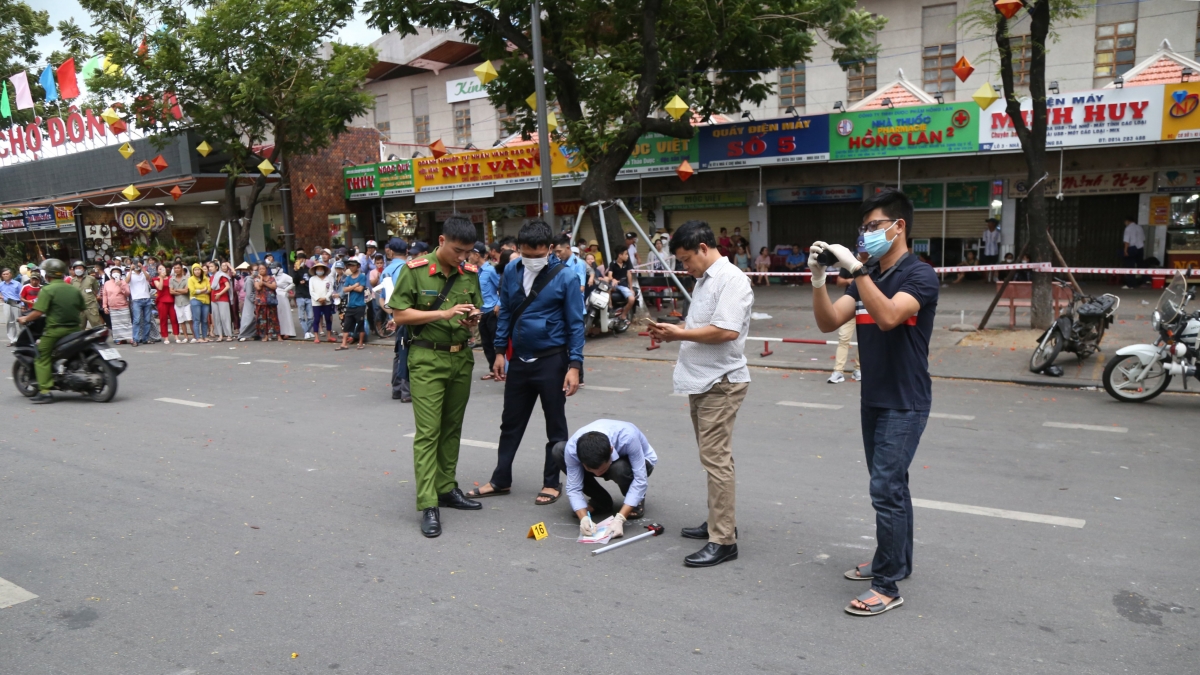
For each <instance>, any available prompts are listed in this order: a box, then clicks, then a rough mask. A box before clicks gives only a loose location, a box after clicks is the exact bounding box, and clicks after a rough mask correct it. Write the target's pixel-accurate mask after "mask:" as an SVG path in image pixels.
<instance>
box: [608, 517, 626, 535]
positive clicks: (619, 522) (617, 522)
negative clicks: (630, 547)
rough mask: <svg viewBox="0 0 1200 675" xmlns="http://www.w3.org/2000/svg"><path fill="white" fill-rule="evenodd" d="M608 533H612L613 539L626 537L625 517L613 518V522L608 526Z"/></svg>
mask: <svg viewBox="0 0 1200 675" xmlns="http://www.w3.org/2000/svg"><path fill="white" fill-rule="evenodd" d="M608 531H609V532H611V533H612V538H613V539H616V538H617V537H624V536H625V516H623V515H621V514H619V513H618V514H617V515H615V516H613V521H612V522H611V523H609V525H608Z"/></svg>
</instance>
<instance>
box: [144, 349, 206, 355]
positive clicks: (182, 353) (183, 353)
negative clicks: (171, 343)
mask: <svg viewBox="0 0 1200 675" xmlns="http://www.w3.org/2000/svg"><path fill="white" fill-rule="evenodd" d="M146 353H150V350H146ZM171 353H172V354H174V355H175V356H195V355H196V354H194V353H193V352H171Z"/></svg>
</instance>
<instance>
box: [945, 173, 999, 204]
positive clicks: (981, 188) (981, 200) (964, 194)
mask: <svg viewBox="0 0 1200 675" xmlns="http://www.w3.org/2000/svg"><path fill="white" fill-rule="evenodd" d="M991 195H992V184H991V183H990V182H988V181H986V180H981V181H971V182H969V183H946V208H950V209H979V208H985V207H987V206H988V204H990V203H991V199H992V197H991Z"/></svg>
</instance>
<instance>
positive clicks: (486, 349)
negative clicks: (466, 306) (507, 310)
mask: <svg viewBox="0 0 1200 675" xmlns="http://www.w3.org/2000/svg"><path fill="white" fill-rule="evenodd" d="M499 320H500V317H499V316H497V315H496V313H495V312H484V313H483V316H481V317H479V339H480V340H482V341H483V356H484V358H485V359H487V367H488V370H489V371H490V370H491V369H492V363H494V362H495V361H496V322H497V321H499ZM564 377H566V376H565V375H564Z"/></svg>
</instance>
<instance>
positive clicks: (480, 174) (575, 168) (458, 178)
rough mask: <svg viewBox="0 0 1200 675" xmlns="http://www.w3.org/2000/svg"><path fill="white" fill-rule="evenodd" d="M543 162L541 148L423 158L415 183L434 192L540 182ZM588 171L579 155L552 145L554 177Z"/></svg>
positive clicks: (417, 164)
mask: <svg viewBox="0 0 1200 675" xmlns="http://www.w3.org/2000/svg"><path fill="white" fill-rule="evenodd" d="M541 159H542V158H541V153H539V152H538V146H537V145H518V146H513V147H506V148H491V149H488V150H477V151H472V152H459V153H455V154H452V155H443V156H441V157H420V158H417V159H416V160H414V161H413V178H414V184H415V187H416V189H417V192H431V191H436V190H457V189H461V188H471V187H492V186H498V185H514V184H521V183H536V182H538V181H540V180H541V179H542V176H541ZM585 171H587V167H586V166H585V165H584V163H583V159H582V158H581V157H579V155H578V154H577V153H573V152H572V153H570V154H569V156H568V154H567V153H566V152H564V148H563V146H561V145H559V144H558V143H551V147H550V172H551V174H553V175H555V176H565V175H567V174H571V173H582V172H585Z"/></svg>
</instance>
